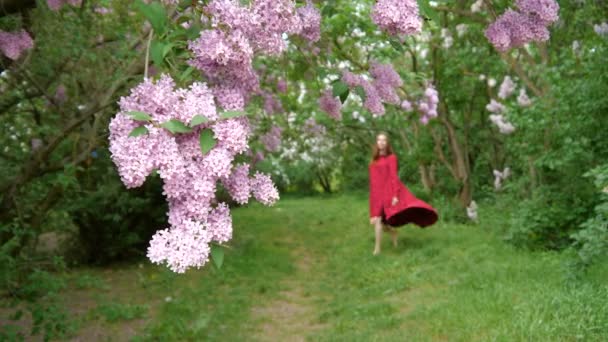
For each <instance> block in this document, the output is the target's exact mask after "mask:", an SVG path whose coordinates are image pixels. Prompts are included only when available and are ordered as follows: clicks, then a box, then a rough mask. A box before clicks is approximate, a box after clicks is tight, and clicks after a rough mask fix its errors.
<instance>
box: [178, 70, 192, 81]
mask: <svg viewBox="0 0 608 342" xmlns="http://www.w3.org/2000/svg"><path fill="white" fill-rule="evenodd" d="M193 71H194V68H193V67H188V68H187V69H186V70H184V72H182V74H181V75H180V76H179V79H180V81H184V80H185V79H186V78H187V77H188V76H190V74H192V72H193Z"/></svg>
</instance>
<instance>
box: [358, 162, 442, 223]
mask: <svg viewBox="0 0 608 342" xmlns="http://www.w3.org/2000/svg"><path fill="white" fill-rule="evenodd" d="M393 197H397V198H398V199H399V202H398V203H397V204H395V205H392V199H393ZM369 216H370V217H374V216H380V217H382V222H384V223H386V224H388V225H390V226H393V227H400V226H403V225H405V224H407V223H414V224H416V225H418V226H419V227H427V226H430V225H432V224H434V223H435V222H437V211H436V210H435V208H433V207H432V206H431V205H429V204H428V203H426V202H424V201H422V200H420V199H418V198H416V197H415V196H414V195H413V194H412V193H411V192H410V191H409V189H408V188H407V187H406V186H405V184H403V183H401V181H400V180H399V175H398V173H397V156H395V155H394V154H389V155H388V156H380V157H379V158H378V159H377V160H375V161H373V162H372V163H371V164H370V165H369Z"/></svg>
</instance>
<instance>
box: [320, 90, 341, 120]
mask: <svg viewBox="0 0 608 342" xmlns="http://www.w3.org/2000/svg"><path fill="white" fill-rule="evenodd" d="M319 108H320V109H321V110H322V111H324V112H325V113H327V114H328V115H329V116H330V117H332V118H333V119H335V120H340V119H342V111H341V110H342V102H340V99H339V98H338V97H337V96H334V95H333V94H332V91H331V89H327V90H325V92H323V95H322V96H321V97H320V98H319Z"/></svg>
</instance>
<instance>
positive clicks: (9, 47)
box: [0, 30, 34, 60]
mask: <svg viewBox="0 0 608 342" xmlns="http://www.w3.org/2000/svg"><path fill="white" fill-rule="evenodd" d="M33 47H34V41H33V40H32V37H30V34H29V33H27V31H25V30H21V31H18V32H5V31H2V30H0V51H2V54H3V55H5V56H6V57H8V58H10V59H12V60H17V59H19V57H21V55H22V54H23V52H25V51H26V50H29V49H31V48H33Z"/></svg>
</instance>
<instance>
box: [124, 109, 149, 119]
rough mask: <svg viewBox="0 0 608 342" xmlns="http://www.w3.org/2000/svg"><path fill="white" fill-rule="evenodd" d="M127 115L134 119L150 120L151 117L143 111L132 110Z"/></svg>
mask: <svg viewBox="0 0 608 342" xmlns="http://www.w3.org/2000/svg"><path fill="white" fill-rule="evenodd" d="M127 115H129V116H130V117H131V118H133V120H135V121H150V120H152V117H151V116H150V115H149V114H148V113H144V112H139V111H132V112H128V113H127Z"/></svg>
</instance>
